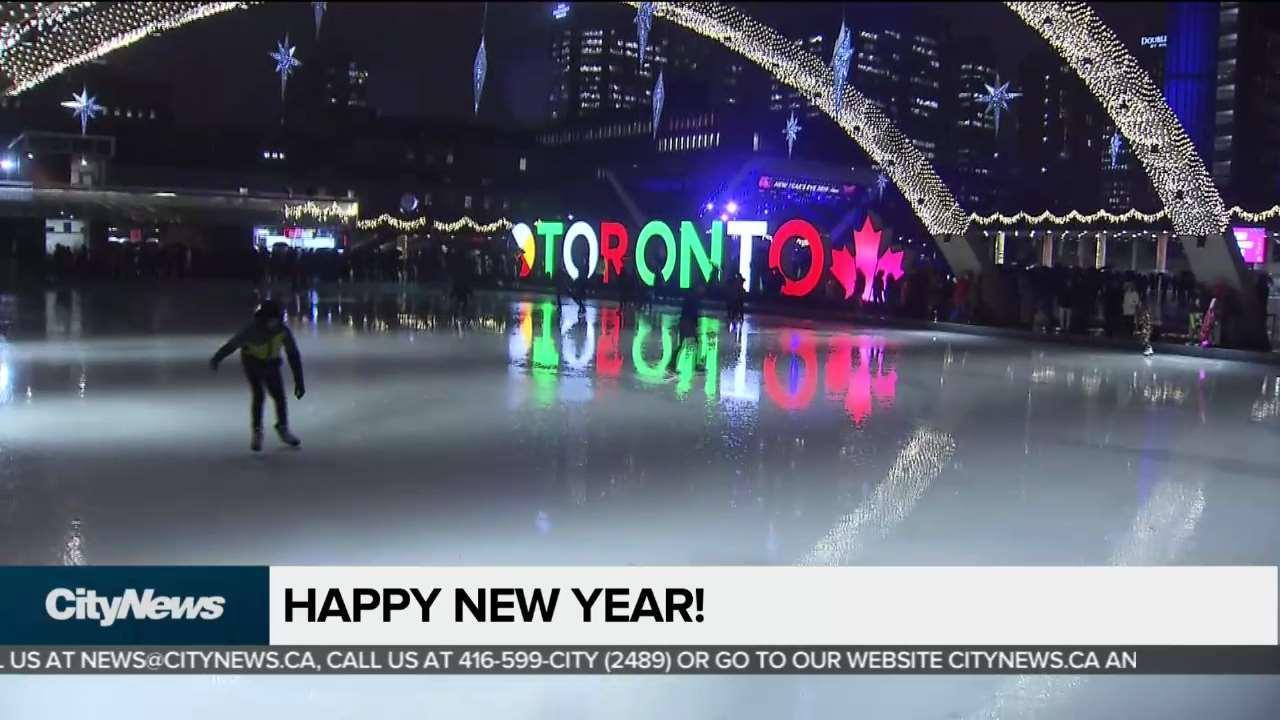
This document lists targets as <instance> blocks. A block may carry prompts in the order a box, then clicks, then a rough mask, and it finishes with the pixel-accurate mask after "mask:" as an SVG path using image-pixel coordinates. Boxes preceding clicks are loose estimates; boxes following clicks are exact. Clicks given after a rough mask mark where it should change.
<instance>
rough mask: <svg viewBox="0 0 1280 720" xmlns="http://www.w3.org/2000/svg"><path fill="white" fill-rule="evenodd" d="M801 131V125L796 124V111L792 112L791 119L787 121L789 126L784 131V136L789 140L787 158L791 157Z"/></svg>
mask: <svg viewBox="0 0 1280 720" xmlns="http://www.w3.org/2000/svg"><path fill="white" fill-rule="evenodd" d="M800 130H801V128H800V123H798V122H796V111H795V110H792V111H791V117H790V118H788V119H787V126H786V128H784V129H783V130H782V134H783V135H785V136H786V138H787V157H791V148H792V147H794V146H795V144H796V138H798V137H799V136H800Z"/></svg>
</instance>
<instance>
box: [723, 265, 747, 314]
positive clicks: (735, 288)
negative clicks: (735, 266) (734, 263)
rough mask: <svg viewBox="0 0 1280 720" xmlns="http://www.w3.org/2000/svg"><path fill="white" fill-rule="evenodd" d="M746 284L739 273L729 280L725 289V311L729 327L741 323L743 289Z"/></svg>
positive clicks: (743, 306)
mask: <svg viewBox="0 0 1280 720" xmlns="http://www.w3.org/2000/svg"><path fill="white" fill-rule="evenodd" d="M746 284H747V280H746V278H744V277H742V273H741V272H736V273H734V275H733V279H732V280H730V282H729V286H728V287H727V288H726V292H725V295H726V301H725V309H726V311H727V312H726V314H727V315H728V317H727V318H726V319H727V321H728V323H729V324H730V325H734V324H736V323H741V322H742V317H743V315H744V314H745V305H746V294H747V291H746V290H745V289H744V288H745V286H746Z"/></svg>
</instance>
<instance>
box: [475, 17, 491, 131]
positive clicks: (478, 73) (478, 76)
mask: <svg viewBox="0 0 1280 720" xmlns="http://www.w3.org/2000/svg"><path fill="white" fill-rule="evenodd" d="M488 21H489V4H488V3H485V6H484V19H483V20H481V21H480V49H479V50H476V61H475V62H474V63H472V64H471V90H472V92H473V94H474V97H475V113H476V114H477V115H478V114H480V93H482V92H484V76H485V73H486V72H488V70H489V58H488V56H487V55H486V54H485V51H484V27H485V24H486V23H487V22H488Z"/></svg>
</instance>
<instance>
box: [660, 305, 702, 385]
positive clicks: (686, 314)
mask: <svg viewBox="0 0 1280 720" xmlns="http://www.w3.org/2000/svg"><path fill="white" fill-rule="evenodd" d="M702 292H703V290H702V288H694V289H692V290H690V291H689V293H688V294H687V295H685V296H684V302H683V303H681V305H680V322H679V324H678V328H677V330H676V332H677V333H678V335H677V337H676V349H675V351H674V352H672V353H671V364H670V365H668V366H667V373H668V374H671V375H674V374H675V371H676V362H677V361H678V360H679V359H680V351H681V350H684V341H685V340H694V342H697V336H698V316H699V315H701V314H702Z"/></svg>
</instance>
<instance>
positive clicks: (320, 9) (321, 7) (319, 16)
mask: <svg viewBox="0 0 1280 720" xmlns="http://www.w3.org/2000/svg"><path fill="white" fill-rule="evenodd" d="M328 6H329V3H327V2H313V3H311V13H312V14H313V15H315V18H316V39H317V40H319V39H320V22H321V21H322V20H324V11H325V10H326V9H327V8H328Z"/></svg>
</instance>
